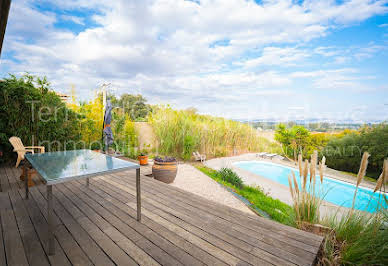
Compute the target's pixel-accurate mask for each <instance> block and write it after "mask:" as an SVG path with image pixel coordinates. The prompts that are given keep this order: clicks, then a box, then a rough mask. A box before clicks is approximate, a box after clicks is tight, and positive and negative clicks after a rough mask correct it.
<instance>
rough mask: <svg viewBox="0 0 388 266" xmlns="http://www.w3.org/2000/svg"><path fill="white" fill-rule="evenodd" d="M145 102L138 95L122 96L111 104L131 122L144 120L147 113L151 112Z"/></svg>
mask: <svg viewBox="0 0 388 266" xmlns="http://www.w3.org/2000/svg"><path fill="white" fill-rule="evenodd" d="M146 102H147V100H146V99H145V98H144V97H143V96H142V95H140V94H138V95H133V94H127V93H125V94H123V95H121V97H120V98H119V99H118V100H116V102H113V101H112V103H113V104H115V103H116V104H117V105H118V107H120V108H122V109H123V110H124V112H125V113H126V114H128V115H129V116H130V117H131V119H132V120H135V121H136V120H144V119H145V118H146V117H147V115H148V113H149V112H150V111H151V107H150V105H148V104H146Z"/></svg>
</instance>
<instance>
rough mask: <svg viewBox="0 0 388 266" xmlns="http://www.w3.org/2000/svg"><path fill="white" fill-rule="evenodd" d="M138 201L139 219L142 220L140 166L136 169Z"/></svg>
mask: <svg viewBox="0 0 388 266" xmlns="http://www.w3.org/2000/svg"><path fill="white" fill-rule="evenodd" d="M136 203H137V220H138V221H139V222H140V221H141V196H140V168H138V169H136Z"/></svg>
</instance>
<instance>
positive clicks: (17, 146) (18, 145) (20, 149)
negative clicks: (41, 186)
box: [9, 136, 44, 187]
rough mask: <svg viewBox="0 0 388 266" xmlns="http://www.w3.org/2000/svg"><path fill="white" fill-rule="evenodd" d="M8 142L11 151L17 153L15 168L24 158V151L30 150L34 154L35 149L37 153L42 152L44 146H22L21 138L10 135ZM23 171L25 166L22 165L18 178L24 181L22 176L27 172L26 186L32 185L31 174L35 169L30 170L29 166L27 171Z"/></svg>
mask: <svg viewBox="0 0 388 266" xmlns="http://www.w3.org/2000/svg"><path fill="white" fill-rule="evenodd" d="M9 142H10V143H11V145H12V146H13V151H14V152H16V153H17V154H18V158H17V160H16V164H15V167H16V168H17V167H18V166H19V165H20V163H21V162H22V161H23V160H24V156H25V155H26V153H29V152H30V153H32V154H34V153H35V152H34V151H35V150H38V152H39V153H44V147H43V146H24V145H23V142H22V140H21V139H20V138H19V137H15V136H14V137H10V138H9ZM24 163H26V162H24ZM25 171H26V170H25V167H23V172H22V174H21V176H20V179H21V180H23V181H24V176H25V174H27V178H28V186H29V187H31V186H33V185H34V184H33V182H32V175H33V174H35V173H36V171H35V170H32V169H31V167H28V169H27V173H26V172H25Z"/></svg>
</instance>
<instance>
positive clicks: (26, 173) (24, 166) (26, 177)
mask: <svg viewBox="0 0 388 266" xmlns="http://www.w3.org/2000/svg"><path fill="white" fill-rule="evenodd" d="M23 168H24V169H23V170H24V187H25V189H26V199H28V168H27V166H26V164H25V163H24V165H23Z"/></svg>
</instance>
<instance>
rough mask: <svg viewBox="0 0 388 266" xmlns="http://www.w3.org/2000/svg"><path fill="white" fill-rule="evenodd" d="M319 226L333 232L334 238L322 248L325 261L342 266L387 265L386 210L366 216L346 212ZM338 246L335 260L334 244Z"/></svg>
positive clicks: (387, 219) (359, 213)
mask: <svg viewBox="0 0 388 266" xmlns="http://www.w3.org/2000/svg"><path fill="white" fill-rule="evenodd" d="M322 223H323V224H324V225H327V226H329V227H330V228H333V229H334V232H335V239H330V241H327V243H326V245H325V249H324V252H325V253H326V257H327V260H329V262H332V261H333V260H335V259H336V260H337V261H338V260H340V261H341V264H345V265H387V264H388V245H387V243H388V228H387V226H386V224H387V223H388V216H387V210H383V212H378V213H374V214H372V215H369V216H368V215H365V214H364V213H362V212H360V211H349V212H348V213H346V214H344V215H342V216H341V217H338V216H337V215H334V216H331V217H329V218H327V219H326V220H324V221H323V222H322ZM339 243H340V247H341V249H340V251H341V252H340V254H337V258H335V255H333V253H334V252H335V249H336V248H335V247H334V245H339ZM337 249H338V247H337Z"/></svg>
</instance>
